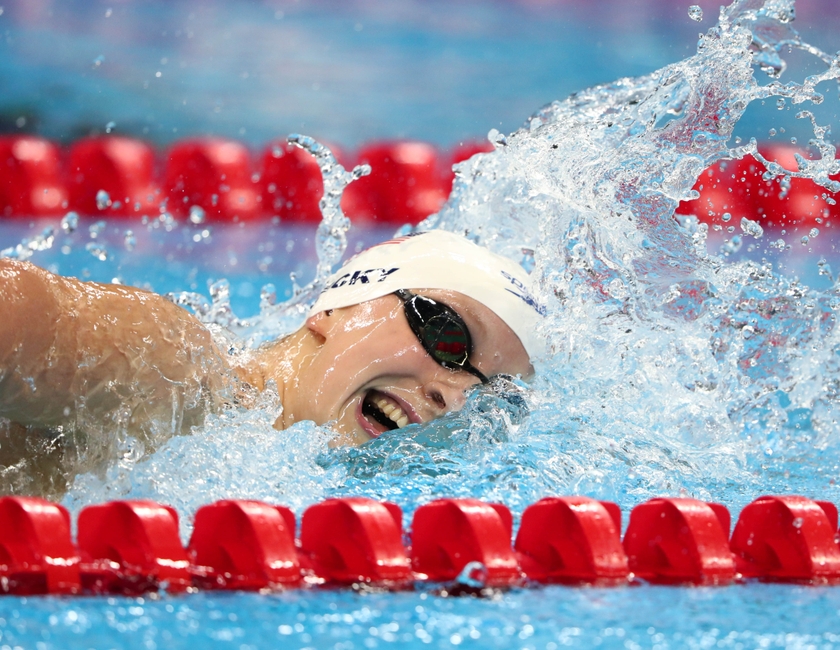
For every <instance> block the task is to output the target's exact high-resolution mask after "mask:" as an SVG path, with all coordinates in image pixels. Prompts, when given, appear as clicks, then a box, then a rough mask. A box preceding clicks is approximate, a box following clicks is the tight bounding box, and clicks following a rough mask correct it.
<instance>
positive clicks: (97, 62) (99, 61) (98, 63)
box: [93, 54, 105, 68]
mask: <svg viewBox="0 0 840 650" xmlns="http://www.w3.org/2000/svg"><path fill="white" fill-rule="evenodd" d="M103 63H105V57H104V56H103V55H102V54H100V55H99V56H98V57H96V58H95V59H94V60H93V67H94V68H98V67H99V66H101V65H102V64H103Z"/></svg>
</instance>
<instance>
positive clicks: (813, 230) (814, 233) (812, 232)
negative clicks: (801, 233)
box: [808, 228, 820, 239]
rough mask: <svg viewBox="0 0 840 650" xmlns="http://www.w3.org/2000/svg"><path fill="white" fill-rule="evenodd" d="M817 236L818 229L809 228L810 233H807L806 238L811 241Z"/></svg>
mask: <svg viewBox="0 0 840 650" xmlns="http://www.w3.org/2000/svg"><path fill="white" fill-rule="evenodd" d="M819 234H820V229H819V228H811V232H809V233H808V236H809V237H810V238H811V239H813V238H814V237H816V236H817V235H819Z"/></svg>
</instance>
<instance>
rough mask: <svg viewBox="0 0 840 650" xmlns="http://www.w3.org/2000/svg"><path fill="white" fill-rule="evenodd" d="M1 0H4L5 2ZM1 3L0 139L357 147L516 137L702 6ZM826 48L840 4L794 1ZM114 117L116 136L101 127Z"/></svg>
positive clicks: (676, 29)
mask: <svg viewBox="0 0 840 650" xmlns="http://www.w3.org/2000/svg"><path fill="white" fill-rule="evenodd" d="M0 1H2V0H0ZM690 4H692V3H690V2H688V1H687V0H586V1H584V0H458V1H457V2H452V1H450V0H273V1H262V2H261V1H258V0H171V1H163V0H145V1H142V2H141V1H132V0H122V1H120V0H110V1H106V2H101V1H99V0H12V1H10V0H5V1H4V2H3V5H2V14H0V89H2V92H0V131H2V132H6V133H22V132H25V133H35V134H39V135H43V136H45V137H48V138H51V139H56V140H59V141H61V142H69V141H71V140H74V139H76V138H78V137H80V136H83V135H90V134H96V133H104V132H105V131H106V130H107V131H109V132H112V133H118V134H123V135H132V136H138V137H142V138H144V139H146V140H148V141H151V142H153V143H156V144H158V145H164V144H168V143H170V142H172V141H173V140H176V139H179V138H183V137H187V136H193V135H214V136H221V137H229V138H236V139H238V140H241V141H243V142H245V143H247V144H248V145H249V146H251V147H258V146H261V145H263V144H265V143H266V142H267V141H269V140H270V139H273V138H276V137H277V136H280V135H285V134H287V133H290V132H302V133H306V134H309V135H312V136H315V137H319V138H323V139H325V140H327V141H330V142H333V143H335V144H338V145H341V146H344V147H348V148H353V147H357V146H359V145H360V144H362V143H365V142H367V141H370V140H373V139H383V138H384V139H391V138H400V139H419V140H424V141H428V142H431V143H434V144H436V145H441V146H451V145H453V144H455V143H457V142H459V141H461V140H466V139H474V138H483V137H484V136H485V135H486V133H487V131H488V130H489V129H490V128H494V127H495V128H497V129H499V130H500V131H502V132H510V131H512V130H513V129H515V128H517V127H518V126H519V125H520V124H521V123H522V122H523V121H524V119H525V118H526V117H527V116H528V115H529V114H531V113H532V112H534V111H535V110H536V109H538V108H539V107H540V106H542V105H544V104H546V103H548V102H550V101H552V100H555V99H560V98H563V97H565V96H567V95H568V94H570V93H572V92H574V91H576V90H580V89H582V88H585V87H587V86H591V85H593V84H598V83H605V82H609V81H613V80H615V79H618V78H620V77H624V76H635V75H640V74H644V73H647V72H651V71H653V70H655V69H657V68H659V67H661V66H663V65H665V64H667V63H670V62H674V61H677V60H679V59H682V58H684V57H686V56H688V55H690V54H691V53H692V52H693V51H694V48H695V46H696V42H697V36H698V34H699V33H700V32H702V31H705V30H706V29H708V28H709V27H710V26H712V25H713V24H714V23H715V22H716V20H717V14H718V8H719V5H720V3H719V2H715V1H714V0H713V1H708V0H698V1H697V4H698V5H699V6H700V7H701V8H702V10H703V14H704V16H703V19H702V21H699V22H696V21H694V20H692V19H691V18H689V14H688V8H689V5H690ZM797 14H798V15H797V25H798V26H799V28H800V29H801V30H802V31H803V32H804V36H805V38H806V40H809V41H810V42H813V43H814V44H815V45H817V46H820V47H823V48H824V49H827V50H828V51H833V50H832V49H831V48H832V47H836V39H835V38H834V36H835V35H836V34H838V33H840V3H838V2H837V1H836V0H808V1H807V2H801V3H799V5H798V6H797ZM109 124H110V125H111V126H110V127H109V126H108V125H109Z"/></svg>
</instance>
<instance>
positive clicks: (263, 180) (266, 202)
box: [259, 142, 342, 224]
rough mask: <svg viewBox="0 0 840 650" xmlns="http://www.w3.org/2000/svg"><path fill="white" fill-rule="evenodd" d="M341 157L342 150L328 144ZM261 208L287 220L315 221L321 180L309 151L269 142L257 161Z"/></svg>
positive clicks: (316, 222) (318, 208) (318, 221)
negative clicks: (260, 158)
mask: <svg viewBox="0 0 840 650" xmlns="http://www.w3.org/2000/svg"><path fill="white" fill-rule="evenodd" d="M330 150H331V151H332V152H333V155H334V156H335V157H336V158H338V159H339V160H340V159H341V157H342V156H341V152H340V151H339V150H338V149H337V148H335V147H332V146H331V147H330ZM259 186H260V188H261V190H260V191H261V200H262V210H263V212H264V213H265V214H271V215H274V216H277V217H280V218H281V219H284V220H287V221H296V222H304V223H313V224H318V223H320V222H321V209H320V207H319V203H320V201H321V198H322V197H323V196H324V181H323V179H322V178H321V169H320V168H319V167H318V162H317V161H316V160H315V156H313V155H312V154H311V153H309V152H308V151H305V150H303V149H301V148H300V147H298V146H296V145H292V144H289V143H287V142H275V143H272V144H271V145H270V146H269V147H268V148H267V149H266V150H265V152H264V153H263V155H262V160H261V163H260V180H259Z"/></svg>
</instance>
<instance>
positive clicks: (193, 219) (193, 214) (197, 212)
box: [190, 205, 207, 225]
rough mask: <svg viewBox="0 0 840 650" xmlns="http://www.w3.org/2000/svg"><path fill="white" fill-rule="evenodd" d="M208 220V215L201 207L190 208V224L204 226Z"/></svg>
mask: <svg viewBox="0 0 840 650" xmlns="http://www.w3.org/2000/svg"><path fill="white" fill-rule="evenodd" d="M206 218H207V214H206V213H205V212H204V209H203V208H202V207H201V206H198V205H193V206H190V223H194V224H196V225H198V224H202V223H204V221H205V219H206Z"/></svg>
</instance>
